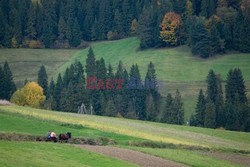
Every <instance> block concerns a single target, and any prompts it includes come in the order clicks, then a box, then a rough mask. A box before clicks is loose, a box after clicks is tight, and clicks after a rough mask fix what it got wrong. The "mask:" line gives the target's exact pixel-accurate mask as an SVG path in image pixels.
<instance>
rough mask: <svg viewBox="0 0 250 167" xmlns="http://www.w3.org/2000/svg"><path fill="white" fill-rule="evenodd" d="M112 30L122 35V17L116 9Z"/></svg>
mask: <svg viewBox="0 0 250 167" xmlns="http://www.w3.org/2000/svg"><path fill="white" fill-rule="evenodd" d="M113 29H114V30H116V31H117V32H118V33H119V34H124V27H123V15H122V13H121V11H120V10H118V9H116V10H115V16H114V27H113Z"/></svg>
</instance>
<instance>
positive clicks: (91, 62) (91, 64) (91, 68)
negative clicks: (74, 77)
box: [86, 47, 96, 77]
mask: <svg viewBox="0 0 250 167" xmlns="http://www.w3.org/2000/svg"><path fill="white" fill-rule="evenodd" d="M95 63H96V61H95V55H94V52H93V49H92V47H90V48H89V53H88V56H87V60H86V73H87V77H96V64H95Z"/></svg>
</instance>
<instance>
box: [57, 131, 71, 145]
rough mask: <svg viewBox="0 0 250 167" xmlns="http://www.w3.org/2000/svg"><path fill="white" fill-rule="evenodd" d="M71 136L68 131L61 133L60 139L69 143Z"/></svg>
mask: <svg viewBox="0 0 250 167" xmlns="http://www.w3.org/2000/svg"><path fill="white" fill-rule="evenodd" d="M70 138H71V133H70V132H67V133H66V134H59V141H60V142H63V141H65V142H66V143H67V142H68V140H69V139H70Z"/></svg>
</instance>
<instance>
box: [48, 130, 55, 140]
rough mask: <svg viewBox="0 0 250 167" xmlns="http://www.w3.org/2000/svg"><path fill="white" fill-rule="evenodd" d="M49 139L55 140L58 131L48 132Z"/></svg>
mask: <svg viewBox="0 0 250 167" xmlns="http://www.w3.org/2000/svg"><path fill="white" fill-rule="evenodd" d="M48 139H51V140H54V139H56V133H55V132H51V131H49V132H48Z"/></svg>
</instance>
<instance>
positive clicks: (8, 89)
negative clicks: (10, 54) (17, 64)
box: [2, 62, 16, 100]
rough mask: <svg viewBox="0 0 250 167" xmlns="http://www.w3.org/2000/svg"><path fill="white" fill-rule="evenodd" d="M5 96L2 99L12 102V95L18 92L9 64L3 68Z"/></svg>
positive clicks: (5, 64)
mask: <svg viewBox="0 0 250 167" xmlns="http://www.w3.org/2000/svg"><path fill="white" fill-rule="evenodd" d="M3 73H4V75H3V94H2V98H3V99H6V100H10V98H11V96H12V94H13V93H14V92H15V91H16V85H15V83H14V81H13V77H12V72H11V70H10V67H9V65H8V63H7V62H5V63H4V66H3Z"/></svg>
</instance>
